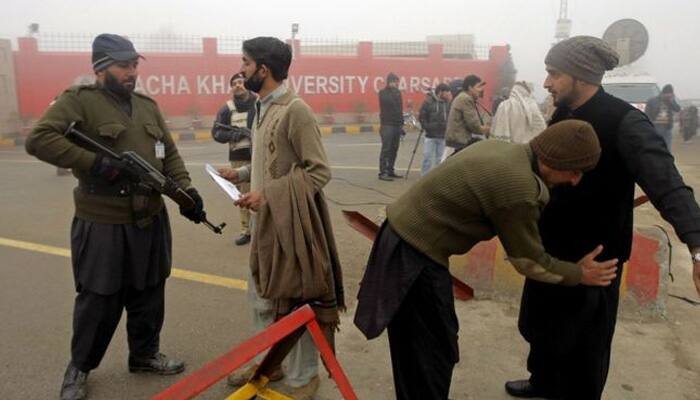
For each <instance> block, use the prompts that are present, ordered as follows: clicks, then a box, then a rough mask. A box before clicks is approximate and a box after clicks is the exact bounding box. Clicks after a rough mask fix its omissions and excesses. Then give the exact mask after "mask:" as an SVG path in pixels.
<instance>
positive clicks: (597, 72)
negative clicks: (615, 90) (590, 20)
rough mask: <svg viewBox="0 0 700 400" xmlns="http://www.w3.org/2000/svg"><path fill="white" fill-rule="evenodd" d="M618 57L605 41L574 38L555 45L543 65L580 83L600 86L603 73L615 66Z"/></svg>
mask: <svg viewBox="0 0 700 400" xmlns="http://www.w3.org/2000/svg"><path fill="white" fill-rule="evenodd" d="M618 62H619V56H618V55H617V52H616V51H615V50H613V48H612V47H610V45H608V44H607V43H606V42H605V41H603V40H601V39H598V38H596V37H593V36H574V37H572V38H569V39H566V40H562V41H561V42H559V43H557V44H555V45H554V46H553V47H552V48H551V49H549V53H547V57H545V59H544V63H545V64H547V65H550V66H552V67H554V68H556V69H558V70H560V71H561V72H563V73H565V74H568V75H571V76H573V77H574V78H577V79H580V80H582V81H585V82H588V83H592V84H595V85H600V82H601V81H602V80H603V75H604V74H605V71H609V70H611V69H613V68H615V67H616V66H617V63H618Z"/></svg>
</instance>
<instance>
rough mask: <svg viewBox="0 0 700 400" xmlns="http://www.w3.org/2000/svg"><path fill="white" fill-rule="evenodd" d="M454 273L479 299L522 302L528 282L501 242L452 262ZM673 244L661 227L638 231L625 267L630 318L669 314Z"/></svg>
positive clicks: (623, 289) (623, 294) (624, 298)
mask: <svg viewBox="0 0 700 400" xmlns="http://www.w3.org/2000/svg"><path fill="white" fill-rule="evenodd" d="M450 271H451V272H452V273H453V274H454V275H455V276H456V277H458V278H460V279H462V280H464V281H465V282H466V283H468V284H469V285H470V286H472V287H473V288H474V290H475V292H476V298H477V299H478V298H482V299H483V298H496V299H505V300H519V298H520V294H521V292H522V286H523V282H524V278H523V276H522V275H520V274H518V273H517V272H516V271H515V268H513V266H512V265H511V264H510V263H509V262H508V261H507V260H506V254H505V252H504V250H503V246H502V245H501V243H500V242H499V241H498V240H497V239H493V240H490V241H488V242H482V243H480V244H478V245H477V246H476V247H474V248H473V249H472V250H471V251H470V252H469V253H467V254H464V255H461V256H454V257H452V258H450ZM668 272H669V244H668V239H667V237H666V235H665V234H664V232H663V231H662V230H661V229H660V228H658V227H655V226H653V227H635V233H634V239H633V242H632V255H631V257H630V260H629V261H628V262H627V263H626V264H625V265H624V267H623V271H622V282H621V285H620V311H621V312H622V313H624V314H627V315H643V316H649V317H660V316H663V315H664V314H665V311H666V308H665V300H666V296H667V285H668V276H669V275H668Z"/></svg>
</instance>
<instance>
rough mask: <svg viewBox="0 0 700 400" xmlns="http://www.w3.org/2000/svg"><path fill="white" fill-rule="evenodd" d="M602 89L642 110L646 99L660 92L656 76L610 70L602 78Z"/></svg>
mask: <svg viewBox="0 0 700 400" xmlns="http://www.w3.org/2000/svg"><path fill="white" fill-rule="evenodd" d="M602 85H603V89H604V90H605V91H606V92H608V93H610V94H611V95H613V96H615V97H618V98H620V99H622V100H625V101H627V102H629V103H630V104H632V105H633V106H635V107H636V108H637V109H639V110H641V111H644V108H645V106H646V102H647V100H649V99H650V98H652V97H656V96H658V95H659V93H661V90H660V89H659V85H658V83H657V82H656V78H654V77H653V76H651V75H647V74H620V75H616V74H615V71H612V72H611V73H609V74H606V76H605V77H604V78H603V84H602Z"/></svg>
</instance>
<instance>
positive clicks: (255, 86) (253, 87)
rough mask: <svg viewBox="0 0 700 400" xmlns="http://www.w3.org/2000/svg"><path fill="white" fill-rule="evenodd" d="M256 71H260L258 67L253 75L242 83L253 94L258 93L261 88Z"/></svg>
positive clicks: (261, 83)
mask: <svg viewBox="0 0 700 400" xmlns="http://www.w3.org/2000/svg"><path fill="white" fill-rule="evenodd" d="M258 71H260V67H257V68H256V69H255V72H254V73H253V76H251V77H250V78H248V79H246V80H245V83H244V86H245V88H246V89H248V90H250V91H251V92H254V93H260V90H261V89H262V87H263V80H262V79H260V77H259V76H258Z"/></svg>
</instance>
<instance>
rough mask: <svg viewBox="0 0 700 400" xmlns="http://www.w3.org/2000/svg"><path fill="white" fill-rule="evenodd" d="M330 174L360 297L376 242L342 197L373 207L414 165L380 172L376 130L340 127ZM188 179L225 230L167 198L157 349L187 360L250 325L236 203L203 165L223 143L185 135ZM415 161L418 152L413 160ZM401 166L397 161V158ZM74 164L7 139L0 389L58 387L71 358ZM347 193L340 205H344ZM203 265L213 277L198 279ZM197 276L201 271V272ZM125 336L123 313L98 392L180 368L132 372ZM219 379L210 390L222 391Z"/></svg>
mask: <svg viewBox="0 0 700 400" xmlns="http://www.w3.org/2000/svg"><path fill="white" fill-rule="evenodd" d="M324 144H325V147H326V151H327V153H328V157H329V160H330V162H331V164H332V165H333V177H334V179H333V180H332V181H331V183H329V185H328V186H327V188H326V195H327V197H328V200H329V205H330V208H331V213H332V216H333V223H334V227H335V229H336V236H337V241H338V246H339V247H340V252H341V259H342V261H343V264H344V267H345V276H346V282H347V285H348V288H350V289H349V290H348V292H349V298H350V299H349V300H350V301H351V302H354V296H355V292H356V290H355V289H354V288H356V286H357V281H358V279H359V278H360V271H361V268H362V265H363V262H364V260H365V259H366V255H367V252H368V251H369V242H368V241H367V240H366V239H364V238H361V237H359V235H357V234H355V233H354V232H352V231H350V230H349V228H347V227H346V226H345V224H344V222H343V220H342V216H341V214H340V209H341V208H351V209H356V210H361V211H363V212H365V213H367V214H369V215H376V214H377V212H378V210H379V208H380V207H381V205H382V204H384V203H387V202H390V201H391V199H392V198H393V197H396V196H397V195H398V194H399V193H401V191H402V190H403V189H404V188H405V187H407V185H409V184H410V182H412V181H413V180H414V179H415V178H417V177H418V175H419V173H418V172H417V170H415V171H413V172H412V174H413V177H412V179H411V180H410V181H409V182H408V183H406V182H404V181H403V180H402V181H397V182H390V183H387V182H380V181H378V180H377V177H376V176H377V171H376V165H377V159H378V154H379V149H380V146H379V141H378V136H377V135H374V134H363V135H333V136H329V137H326V138H324ZM414 144H415V136H409V137H408V139H407V140H406V143H404V144H403V145H402V147H401V151H400V156H399V159H398V161H397V168H400V167H405V166H406V165H407V163H408V157H409V156H410V152H411V150H412V148H413V145H414ZM178 147H179V149H180V152H181V154H182V156H183V158H184V159H185V161H186V163H187V166H188V169H189V171H190V174H191V175H192V178H193V184H194V185H195V186H196V187H197V188H198V190H199V191H200V192H201V194H202V196H203V197H204V200H205V206H206V210H207V213H208V216H209V218H210V219H211V221H212V222H215V223H219V222H221V221H226V222H227V223H228V226H227V228H226V230H225V233H224V235H221V236H219V235H215V234H213V233H211V232H210V231H208V230H207V229H206V228H204V227H203V226H201V225H194V224H192V223H190V222H189V221H187V220H185V219H184V218H182V217H181V216H180V215H179V213H178V211H177V207H175V206H174V205H173V203H171V202H169V201H168V208H169V211H170V217H171V221H172V230H173V246H174V259H173V266H174V268H176V269H177V270H176V271H175V273H174V274H173V275H174V276H173V277H171V278H170V279H169V280H168V284H167V294H166V321H165V325H164V328H163V333H162V345H161V349H162V351H163V352H164V353H166V354H168V355H170V356H174V357H178V358H181V359H184V360H185V361H186V362H187V364H188V369H189V371H193V370H194V368H197V367H198V366H201V365H203V364H204V363H206V362H207V361H209V360H212V359H213V358H215V357H216V356H218V355H220V354H222V353H224V352H225V351H227V350H228V349H230V348H232V347H233V346H235V345H236V344H237V343H240V342H242V341H243V340H245V339H246V338H247V337H249V336H250V334H251V333H252V332H251V330H250V322H249V314H248V311H247V307H246V297H245V291H244V290H242V289H241V288H242V287H244V285H245V281H246V277H247V270H248V251H249V246H243V247H238V246H234V245H233V240H234V239H235V238H236V237H237V235H238V230H239V216H238V211H237V209H236V208H235V207H234V206H233V205H232V204H231V203H230V201H228V200H227V198H226V197H225V195H224V194H223V192H220V190H219V189H218V188H217V187H215V186H214V184H213V182H212V181H211V180H210V179H209V177H208V176H206V175H205V172H204V165H205V163H212V164H220V165H224V164H226V155H227V148H226V146H223V145H220V144H217V143H213V142H182V143H181V144H180V145H179V146H178ZM419 161H420V155H419V157H418V160H416V161H415V162H414V167H416V168H417V165H418V162H419ZM399 170H400V169H399ZM75 184H76V180H75V179H74V178H73V177H72V176H57V175H56V169H55V168H54V167H52V166H50V165H48V164H45V163H42V162H40V161H38V160H36V159H34V158H32V157H30V156H28V155H26V154H25V153H24V150H23V149H22V148H16V149H3V150H0V193H2V194H3V195H2V200H0V216H1V218H2V223H1V224H0V265H1V267H0V318H2V324H0V338H2V345H1V346H0V397H1V398H4V399H19V398H39V399H47V398H57V395H58V389H59V387H60V383H61V380H62V375H63V371H64V369H65V365H66V363H67V362H68V360H69V349H70V337H71V316H72V306H73V299H74V293H75V291H74V284H73V279H72V272H71V267H70V255H69V252H68V248H69V229H70V222H71V219H72V216H73V202H72V189H73V187H74V186H75ZM340 204H342V205H340ZM193 272H194V273H201V274H207V275H206V276H205V277H204V278H205V279H206V280H208V281H209V283H202V282H199V281H197V280H192V279H193V278H194V279H197V278H201V276H199V277H198V276H196V275H195V276H194V277H193V275H194V274H192V273H193ZM200 280H201V279H200ZM127 356H128V348H127V346H126V337H125V329H124V326H123V321H122V325H121V326H120V327H119V328H118V329H117V333H116V334H115V337H114V338H113V340H112V343H111V345H110V348H109V350H108V352H107V354H106V356H105V358H104V360H103V362H102V364H101V365H100V367H99V368H98V369H96V370H95V371H93V372H92V373H91V375H90V378H89V389H90V393H91V397H92V398H95V399H136V398H146V397H148V396H149V395H152V394H154V393H157V392H159V391H160V390H162V389H164V388H165V387H167V386H168V385H169V384H171V383H173V382H175V381H176V380H177V379H178V378H179V376H176V377H166V378H161V377H149V376H140V375H132V374H129V373H128V371H127V369H126V361H127ZM226 393H228V390H227V389H226V388H225V387H224V386H223V385H219V386H217V387H216V388H214V389H212V390H211V391H210V392H209V393H207V394H205V395H204V396H203V398H223V397H225V395H226Z"/></svg>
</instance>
